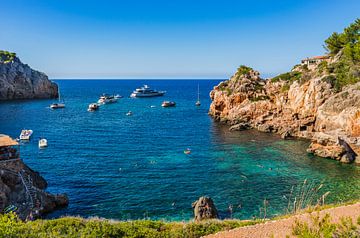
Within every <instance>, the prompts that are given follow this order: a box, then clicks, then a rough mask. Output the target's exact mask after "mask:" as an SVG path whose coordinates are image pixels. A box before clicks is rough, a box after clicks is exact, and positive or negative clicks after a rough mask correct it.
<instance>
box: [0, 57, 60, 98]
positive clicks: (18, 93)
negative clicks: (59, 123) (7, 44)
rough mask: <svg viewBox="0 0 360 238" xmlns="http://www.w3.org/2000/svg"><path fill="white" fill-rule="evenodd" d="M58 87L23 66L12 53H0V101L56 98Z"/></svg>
mask: <svg viewBox="0 0 360 238" xmlns="http://www.w3.org/2000/svg"><path fill="white" fill-rule="evenodd" d="M57 97H58V86H57V84H56V83H54V82H51V81H50V80H49V79H48V77H47V76H46V75H45V74H44V73H41V72H39V71H36V70H33V69H32V68H30V66H28V65H27V64H23V63H22V62H21V61H20V59H19V58H18V57H16V55H15V54H14V53H9V52H6V51H0V100H13V99H33V98H57Z"/></svg>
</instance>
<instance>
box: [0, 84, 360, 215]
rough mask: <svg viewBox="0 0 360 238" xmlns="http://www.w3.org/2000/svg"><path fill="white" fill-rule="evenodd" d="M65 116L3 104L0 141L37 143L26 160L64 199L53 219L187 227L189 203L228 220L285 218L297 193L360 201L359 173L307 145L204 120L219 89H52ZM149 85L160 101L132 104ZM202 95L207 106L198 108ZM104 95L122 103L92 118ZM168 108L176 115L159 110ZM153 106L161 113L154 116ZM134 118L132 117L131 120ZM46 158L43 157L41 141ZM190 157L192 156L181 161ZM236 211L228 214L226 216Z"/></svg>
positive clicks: (45, 104) (43, 106)
mask: <svg viewBox="0 0 360 238" xmlns="http://www.w3.org/2000/svg"><path fill="white" fill-rule="evenodd" d="M56 82H57V83H58V84H59V86H60V89H61V95H62V97H63V98H64V100H65V103H66V108H65V109H59V110H51V109H50V108H49V105H50V104H51V103H52V102H54V100H23V101H10V102H1V103H0V133H3V134H8V135H10V136H12V137H14V138H16V137H18V136H19V133H20V131H21V130H22V129H24V128H25V129H32V130H34V134H33V136H32V139H31V140H30V142H28V143H23V144H22V146H21V157H22V159H23V160H24V161H25V163H27V164H28V165H29V166H30V167H31V168H32V169H34V170H36V171H38V172H40V174H41V175H42V176H43V177H44V178H45V179H46V180H47V181H48V184H49V186H48V189H47V190H48V191H49V192H51V193H67V194H68V196H69V198H70V205H69V206H68V207H67V208H64V209H62V210H58V211H56V212H53V213H51V214H49V215H48V217H49V218H53V217H59V216H63V215H80V216H84V217H90V216H100V217H104V218H114V219H143V218H150V219H164V220H176V221H181V220H189V219H191V218H192V217H193V213H192V207H191V203H192V202H193V201H195V200H196V199H198V198H199V197H200V196H203V195H208V196H210V197H212V198H213V200H214V202H215V204H216V206H217V208H218V210H219V212H220V215H221V216H222V217H230V216H233V217H235V218H242V219H248V218H252V217H253V216H259V212H260V208H261V207H262V206H263V201H264V199H266V200H268V203H269V204H268V206H269V207H268V211H267V212H268V214H269V215H270V216H274V215H277V214H282V213H284V212H285V209H286V207H287V205H288V197H289V193H290V191H291V188H292V187H293V186H298V185H300V184H302V183H303V181H304V180H305V179H307V181H308V182H313V183H317V184H320V183H323V184H324V187H323V188H322V189H321V192H322V193H325V192H327V191H329V192H330V194H329V196H328V197H327V198H326V201H327V202H342V201H347V200H351V199H354V198H360V167H356V166H354V165H346V164H340V163H338V162H336V161H332V160H327V159H323V158H318V157H315V156H312V155H309V154H307V153H306V148H307V146H308V144H309V142H308V141H304V140H282V139H280V138H279V137H278V136H277V135H272V134H266V133H260V132H257V131H253V130H251V131H242V132H229V131H228V127H227V126H224V125H220V124H218V123H216V122H214V121H213V120H212V118H211V117H210V116H208V109H209V105H210V98H209V92H210V90H211V89H212V88H213V86H215V85H217V84H218V83H219V81H215V80H148V81H144V80H56ZM145 83H146V84H148V85H149V86H151V87H152V88H155V89H158V90H166V91H167V93H166V95H165V96H163V97H154V98H143V99H141V98H137V99H132V98H129V97H128V96H129V95H130V93H131V92H132V90H134V89H135V88H137V87H140V86H142V85H143V84H145ZM198 84H199V85H200V99H201V103H202V104H201V106H200V107H196V106H195V105H194V104H195V102H196V99H197V86H198ZM102 93H111V94H112V93H114V94H120V95H123V96H124V98H122V99H119V101H118V102H117V103H114V104H108V105H103V106H101V108H100V109H99V110H98V111H96V112H88V111H87V107H88V104H89V103H92V102H96V101H97V99H98V97H99V96H100V95H101V94H102ZM163 100H172V101H175V102H176V103H177V104H176V107H174V108H162V107H161V102H162V101H163ZM151 106H155V107H151ZM129 110H130V111H132V112H133V115H132V116H126V113H127V112H128V111H129ZM39 137H45V138H47V139H48V144H49V146H48V148H46V149H39V148H38V138H39ZM186 148H191V150H192V153H191V154H190V155H186V154H184V152H183V151H184V150H185V149H186ZM230 205H232V207H233V212H232V214H231V213H230V212H229V211H228V208H229V206H230Z"/></svg>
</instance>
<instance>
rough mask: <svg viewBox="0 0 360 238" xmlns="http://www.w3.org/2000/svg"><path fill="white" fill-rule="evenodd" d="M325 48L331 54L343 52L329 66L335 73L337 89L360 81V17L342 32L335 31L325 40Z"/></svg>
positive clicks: (329, 70)
mask: <svg viewBox="0 0 360 238" xmlns="http://www.w3.org/2000/svg"><path fill="white" fill-rule="evenodd" d="M325 48H326V49H327V50H328V52H329V54H330V55H336V54H337V53H339V52H341V56H340V58H339V60H338V61H337V62H336V63H333V64H331V65H328V67H327V70H328V72H329V73H334V74H335V77H336V80H335V83H334V86H335V89H336V90H341V89H342V88H343V87H344V86H346V85H348V84H354V83H357V82H359V81H360V19H357V20H355V22H354V23H352V24H351V25H350V26H348V27H346V28H345V29H344V31H343V32H342V33H333V34H332V35H331V36H330V37H329V38H328V39H326V40H325Z"/></svg>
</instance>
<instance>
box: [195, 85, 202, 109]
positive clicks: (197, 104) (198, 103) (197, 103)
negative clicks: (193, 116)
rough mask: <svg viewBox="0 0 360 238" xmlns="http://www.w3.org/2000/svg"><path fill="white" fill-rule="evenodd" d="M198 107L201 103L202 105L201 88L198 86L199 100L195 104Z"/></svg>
mask: <svg viewBox="0 0 360 238" xmlns="http://www.w3.org/2000/svg"><path fill="white" fill-rule="evenodd" d="M195 105H196V106H200V105H201V103H200V86H199V84H198V98H197V101H196V103H195Z"/></svg>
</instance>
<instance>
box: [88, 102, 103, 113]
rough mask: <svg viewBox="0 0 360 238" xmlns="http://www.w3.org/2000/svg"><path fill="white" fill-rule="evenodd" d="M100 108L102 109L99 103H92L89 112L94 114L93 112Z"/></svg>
mask: <svg viewBox="0 0 360 238" xmlns="http://www.w3.org/2000/svg"><path fill="white" fill-rule="evenodd" d="M99 107H100V106H99V104H97V103H90V104H89V107H88V109H87V110H88V111H89V112H93V111H96V110H98V109H99Z"/></svg>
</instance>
